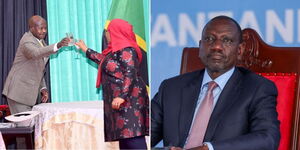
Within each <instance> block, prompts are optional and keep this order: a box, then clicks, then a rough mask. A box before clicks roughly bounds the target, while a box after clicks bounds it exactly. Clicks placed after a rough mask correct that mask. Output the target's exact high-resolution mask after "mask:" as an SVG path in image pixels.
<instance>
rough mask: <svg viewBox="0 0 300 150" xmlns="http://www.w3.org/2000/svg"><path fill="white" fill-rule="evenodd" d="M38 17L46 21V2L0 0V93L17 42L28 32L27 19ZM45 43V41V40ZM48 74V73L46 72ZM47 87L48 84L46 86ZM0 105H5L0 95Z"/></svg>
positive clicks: (39, 0)
mask: <svg viewBox="0 0 300 150" xmlns="http://www.w3.org/2000/svg"><path fill="white" fill-rule="evenodd" d="M33 15H40V16H42V17H43V18H45V19H46V20H47V12H46V0H0V92H1V93H2V90H3V85H4V82H5V79H6V77H7V75H8V72H9V70H10V68H11V66H12V63H13V60H14V57H15V53H16V51H17V47H18V45H19V41H20V39H21V37H22V36H23V34H24V33H25V32H26V31H28V24H27V21H28V19H29V18H30V17H31V16H33ZM46 41H47V40H46ZM46 72H47V73H49V71H46ZM46 81H49V80H47V78H46ZM47 85H48V86H49V84H47ZM0 95H1V96H0V104H1V105H2V104H7V102H6V98H5V97H4V96H3V95H2V94H0Z"/></svg>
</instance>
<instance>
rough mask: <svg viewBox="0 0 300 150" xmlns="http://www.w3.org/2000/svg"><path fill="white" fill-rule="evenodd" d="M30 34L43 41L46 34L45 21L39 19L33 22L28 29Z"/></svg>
mask: <svg viewBox="0 0 300 150" xmlns="http://www.w3.org/2000/svg"><path fill="white" fill-rule="evenodd" d="M30 31H31V33H32V34H33V35H34V36H35V37H36V38H38V39H44V38H45V37H46V34H47V24H46V21H45V20H43V19H41V20H38V21H36V22H35V25H34V26H33V27H31V28H30Z"/></svg>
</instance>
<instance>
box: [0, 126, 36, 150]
mask: <svg viewBox="0 0 300 150" xmlns="http://www.w3.org/2000/svg"><path fill="white" fill-rule="evenodd" d="M0 131H1V133H2V136H3V140H4V143H5V145H6V146H7V145H9V144H12V143H15V142H16V138H20V137H23V138H25V144H26V149H33V148H34V147H33V135H34V127H30V126H29V127H15V128H0ZM15 144H16V143H15Z"/></svg>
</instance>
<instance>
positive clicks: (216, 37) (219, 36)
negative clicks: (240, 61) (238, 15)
mask: <svg viewBox="0 0 300 150" xmlns="http://www.w3.org/2000/svg"><path fill="white" fill-rule="evenodd" d="M239 40H240V39H239V34H238V29H237V26H236V25H235V24H234V23H233V22H232V21H230V20H225V19H219V20H214V21H213V22H210V23H209V24H208V25H207V26H206V28H205V29H204V30H203V34H202V39H201V41H200V42H199V44H200V46H199V47H200V51H199V55H200V58H201V60H202V62H203V63H204V64H205V66H206V68H207V69H208V70H209V71H210V72H219V73H224V72H226V71H228V70H229V69H231V68H232V67H233V66H235V65H236V62H237V57H238V54H239V53H240V48H241V46H242V44H240V42H239Z"/></svg>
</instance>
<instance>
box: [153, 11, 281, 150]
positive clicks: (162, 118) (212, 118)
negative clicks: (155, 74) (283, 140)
mask: <svg viewBox="0 0 300 150" xmlns="http://www.w3.org/2000/svg"><path fill="white" fill-rule="evenodd" d="M242 42H243V41H242V31H241V27H240V26H239V24H238V23H237V22H236V21H235V20H233V19H232V18H229V17H226V16H218V17H215V18H213V19H212V20H210V21H209V22H208V23H207V24H206V25H205V27H204V29H203V32H202V38H201V40H200V42H199V47H200V49H199V50H200V51H199V55H200V58H201V60H202V62H203V63H204V65H205V69H203V70H199V71H195V72H191V73H187V74H183V75H180V76H177V77H173V78H171V79H167V80H165V81H163V82H162V83H161V85H160V88H159V91H158V93H157V94H156V95H155V97H154V98H153V100H152V102H151V142H152V143H151V144H152V146H155V145H156V144H157V143H158V142H159V141H160V140H163V141H164V146H171V149H181V148H185V149H190V148H196V149H199V150H208V149H209V150H241V149H243V150H256V149H259V150H262V149H265V150H277V149H278V145H279V140H280V132H279V121H278V119H277V111H276V97H277V89H276V86H275V84H274V83H273V82H271V81H269V80H267V79H265V78H263V77H261V76H259V75H256V74H255V73H253V72H251V71H249V70H247V69H245V68H241V67H236V64H237V58H238V56H239V54H241V51H242V50H243V48H244V45H243V43H242Z"/></svg>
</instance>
